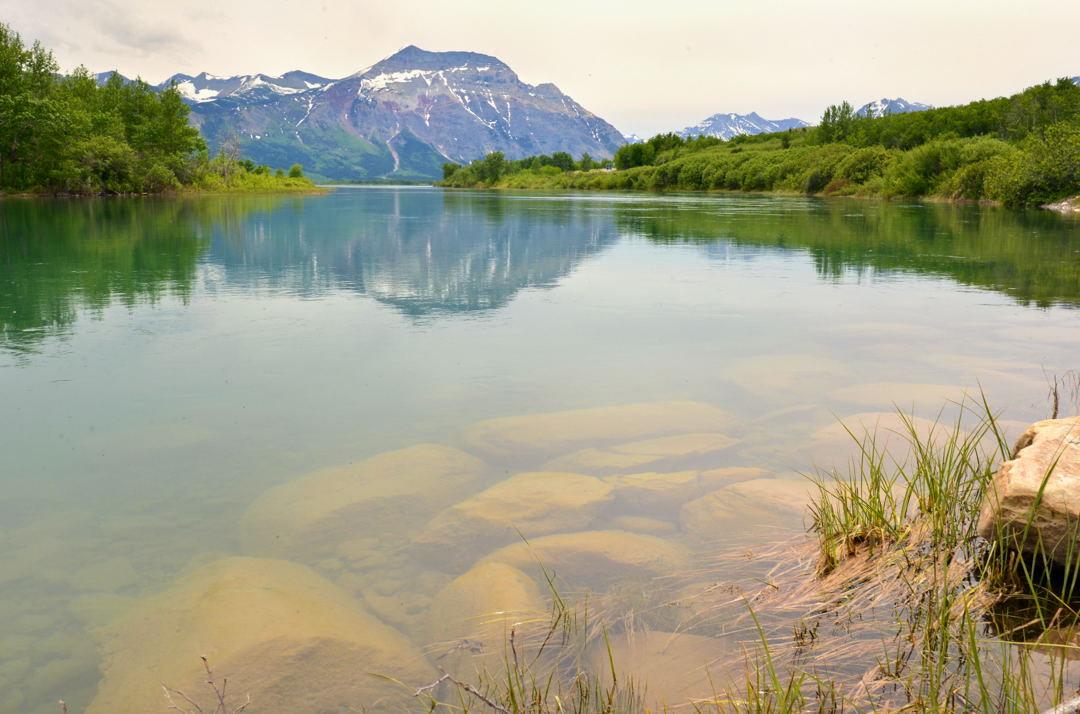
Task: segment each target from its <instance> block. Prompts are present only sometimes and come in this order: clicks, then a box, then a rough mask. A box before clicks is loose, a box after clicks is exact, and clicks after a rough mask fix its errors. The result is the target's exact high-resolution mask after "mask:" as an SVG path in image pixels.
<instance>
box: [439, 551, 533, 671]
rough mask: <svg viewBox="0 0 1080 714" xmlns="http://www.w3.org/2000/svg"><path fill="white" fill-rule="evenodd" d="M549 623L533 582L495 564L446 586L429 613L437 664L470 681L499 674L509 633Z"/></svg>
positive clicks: (492, 563) (523, 575) (483, 565)
mask: <svg viewBox="0 0 1080 714" xmlns="http://www.w3.org/2000/svg"><path fill="white" fill-rule="evenodd" d="M548 622H549V612H548V608H547V604H546V602H545V601H544V599H543V597H541V595H540V591H539V589H538V588H537V586H536V583H535V582H534V581H533V579H532V578H530V577H529V576H528V575H526V574H525V573H523V572H522V571H521V570H519V569H517V568H515V567H513V566H511V565H506V564H505V563H497V562H487V563H480V564H478V565H476V566H474V567H473V568H472V569H471V570H470V571H469V572H467V573H465V574H464V575H462V576H460V577H459V578H457V579H455V580H453V581H452V582H450V583H449V584H447V585H446V587H444V588H443V589H442V590H441V591H439V594H438V595H436V596H435V599H434V601H433V602H432V603H431V607H430V609H429V610H428V613H427V623H428V638H429V640H430V641H431V643H432V644H431V650H432V653H433V656H435V657H437V664H438V665H439V666H440V667H443V668H445V669H447V670H448V671H450V672H451V673H452V674H454V675H455V676H457V677H459V678H467V679H469V680H470V681H475V680H476V676H475V675H477V674H478V673H483V672H484V671H485V670H487V671H488V672H489V673H495V674H498V673H500V671H501V670H502V667H503V662H504V660H503V655H504V654H505V649H506V644H507V642H508V638H509V635H510V630H511V628H519V629H520V628H529V627H533V626H535V625H536V624H537V623H539V625H540V626H541V627H546V626H547V624H548ZM435 653H438V654H437V655H436V654H435Z"/></svg>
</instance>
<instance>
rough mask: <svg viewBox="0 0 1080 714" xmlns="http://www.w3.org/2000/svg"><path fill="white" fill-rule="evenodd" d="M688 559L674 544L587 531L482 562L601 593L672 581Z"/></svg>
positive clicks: (520, 545) (633, 535)
mask: <svg viewBox="0 0 1080 714" xmlns="http://www.w3.org/2000/svg"><path fill="white" fill-rule="evenodd" d="M687 561H688V558H687V553H686V551H685V550H684V549H683V548H681V547H680V546H678V545H676V544H675V543H672V542H671V541H667V540H664V539H662V538H657V537H655V536H650V535H641V534H639V533H629V532H627V531H616V530H606V531H582V532H580V533H559V534H557V535H549V536H544V537H543V538H536V539H535V540H531V541H529V542H528V543H514V544H513V545H508V546H506V547H505V548H501V549H499V550H497V551H495V552H494V553H492V554H490V555H488V556H486V557H485V558H484V559H483V560H482V561H481V562H484V563H491V562H495V563H505V564H507V565H512V566H514V567H515V568H519V569H521V570H524V571H525V572H529V573H537V572H538V571H539V570H540V567H541V566H543V568H544V569H545V570H546V571H547V572H548V573H549V574H552V573H553V574H555V575H557V576H558V577H559V578H560V579H564V580H566V581H569V582H570V584H571V585H574V586H577V585H585V586H595V587H601V586H605V585H608V584H610V583H611V582H613V581H616V580H620V579H629V578H633V579H640V578H642V577H646V578H651V577H658V576H663V575H671V574H672V573H675V572H679V571H681V570H684V569H686V567H687Z"/></svg>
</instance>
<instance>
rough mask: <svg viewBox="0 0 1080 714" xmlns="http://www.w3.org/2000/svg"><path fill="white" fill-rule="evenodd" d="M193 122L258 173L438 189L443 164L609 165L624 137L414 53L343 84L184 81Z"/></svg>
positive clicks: (490, 61)
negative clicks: (531, 160)
mask: <svg viewBox="0 0 1080 714" xmlns="http://www.w3.org/2000/svg"><path fill="white" fill-rule="evenodd" d="M172 81H175V82H176V85H177V88H178V89H179V90H180V92H181V94H182V95H183V96H184V97H185V99H186V100H187V101H188V103H189V104H190V105H191V108H192V111H191V122H192V124H194V125H195V126H198V127H199V128H200V129H201V130H202V132H203V135H204V136H205V137H206V139H207V142H208V143H209V144H210V147H211V149H212V150H216V149H217V147H219V146H220V145H221V144H222V142H223V141H224V139H225V138H226V137H227V136H229V135H230V134H232V133H235V134H236V135H238V137H239V141H240V151H241V153H242V155H244V156H245V157H248V158H250V159H252V160H253V161H255V162H256V163H260V164H267V165H269V166H273V167H288V166H290V165H292V164H294V163H299V164H303V166H304V168H305V170H306V171H307V172H308V173H309V174H311V175H313V176H315V177H319V178H324V179H338V180H350V179H352V180H357V179H359V180H363V179H381V178H400V179H432V178H438V177H441V175H442V164H443V163H445V162H448V161H449V162H455V163H468V162H470V161H472V160H473V159H478V158H482V157H483V156H484V155H485V154H487V153H489V152H492V151H501V152H503V153H504V154H506V156H507V157H508V158H522V157H525V156H531V155H535V154H551V153H554V152H557V151H565V152H568V153H570V154H572V155H573V156H575V157H577V156H580V155H581V154H583V153H589V154H591V155H592V156H593V157H596V158H599V157H610V156H612V155H613V154H614V153H615V150H616V149H618V148H619V147H620V146H622V145H623V144H624V143H625V139H624V138H623V136H622V134H620V133H619V132H618V130H616V129H615V127H613V126H611V124H609V123H607V122H606V121H604V120H603V119H601V118H600V117H598V116H596V115H595V114H593V113H592V112H590V111H588V110H587V109H585V108H584V107H582V106H581V105H580V104H578V103H577V102H575V101H574V100H573V99H571V98H570V97H569V96H567V95H566V94H563V93H562V92H561V91H560V90H559V88H558V87H556V86H555V85H554V84H539V85H536V86H533V85H530V84H526V83H525V82H523V81H521V79H519V78H518V76H517V74H515V73H514V71H513V70H512V69H510V67H508V66H507V65H506V64H505V63H504V62H502V61H501V60H499V59H497V58H495V57H491V56H489V55H483V54H478V53H474V52H428V51H425V50H422V49H420V48H418V47H415V46H409V47H406V48H405V49H403V50H401V51H399V52H397V53H396V54H394V55H391V56H390V57H387V58H386V59H384V60H382V61H380V62H378V63H376V64H375V65H373V66H371V67H369V68H367V69H365V70H361V71H360V72H357V73H355V74H353V75H350V76H348V77H345V78H343V79H337V80H330V79H327V78H325V77H320V76H317V75H313V74H308V73H305V72H299V71H294V72H288V73H286V74H284V75H282V76H281V77H271V76H268V75H263V74H255V75H243V76H238V77H215V76H213V75H209V74H206V73H205V72H204V73H202V74H199V75H196V76H191V75H185V74H177V75H174V76H173V77H170V78H169V79H168V80H166V81H165V82H163V83H162V84H161V85H159V86H168V84H169V82H172Z"/></svg>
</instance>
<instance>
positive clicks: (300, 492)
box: [242, 444, 486, 560]
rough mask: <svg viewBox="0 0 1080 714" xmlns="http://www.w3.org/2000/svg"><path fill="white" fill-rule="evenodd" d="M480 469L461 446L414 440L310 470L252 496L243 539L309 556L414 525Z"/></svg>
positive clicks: (272, 550) (266, 550) (466, 486)
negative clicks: (341, 463) (406, 445)
mask: <svg viewBox="0 0 1080 714" xmlns="http://www.w3.org/2000/svg"><path fill="white" fill-rule="evenodd" d="M485 470H486V469H485V466H484V463H483V462H482V461H480V460H479V459H477V458H476V457H474V456H470V455H469V454H466V453H465V452H464V451H460V450H458V449H452V448H449V447H446V446H438V445H435V444H421V445H419V446H413V447H410V448H407V449H400V450H398V451H391V452H389V453H386V454H380V455H379V456H375V457H372V458H370V459H365V460H364V461H361V462H359V463H356V464H350V465H348V466H338V467H334V468H329V469H323V470H321V471H316V472H314V473H312V474H309V475H307V476H304V477H302V478H299V479H297V480H295V481H290V482H289V483H285V484H282V485H280V486H277V487H275V488H272V489H270V490H269V491H267V492H266V493H264V494H263V495H262V496H260V497H259V498H258V499H257V500H256V501H255V502H254V503H253V504H252V505H251V507H250V508H248V511H247V513H246V514H245V515H244V520H243V523H242V539H243V544H244V547H245V549H246V550H247V552H248V553H251V554H254V555H273V556H280V555H286V554H288V555H303V556H305V557H306V558H307V559H314V560H317V559H319V558H321V557H325V556H328V555H333V554H334V553H335V551H336V549H337V547H338V546H339V544H341V543H344V542H348V541H352V540H355V539H362V538H365V537H376V538H384V537H385V535H386V534H387V533H402V532H403V531H404V530H406V529H408V528H410V527H415V526H419V525H420V524H422V523H423V522H424V521H425V520H427V518H429V517H430V516H431V514H433V513H437V512H438V510H439V509H440V508H443V507H444V506H446V504H448V503H452V502H453V501H454V500H457V498H459V497H460V494H461V493H462V492H467V491H468V490H470V489H471V488H472V487H473V486H474V484H475V483H476V482H477V481H478V480H479V479H480V478H481V477H482V476H483V475H484V473H485Z"/></svg>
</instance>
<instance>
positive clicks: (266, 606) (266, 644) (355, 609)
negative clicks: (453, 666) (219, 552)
mask: <svg viewBox="0 0 1080 714" xmlns="http://www.w3.org/2000/svg"><path fill="white" fill-rule="evenodd" d="M101 636H102V637H103V640H104V641H103V643H102V644H103V649H104V653H105V666H104V678H103V679H102V681H101V684H100V686H99V689H98V694H97V696H96V697H95V698H94V700H93V702H92V703H91V704H90V707H89V708H88V709H87V713H88V714H153V713H154V712H162V713H164V712H167V711H168V710H169V707H168V703H167V702H166V700H165V699H164V697H163V694H162V689H161V684H162V682H164V683H165V684H167V685H168V686H169V687H172V688H174V689H176V690H179V691H182V692H183V693H184V694H186V695H187V696H189V697H191V698H192V699H194V700H195V701H196V702H202V706H203V709H205V710H206V711H212V710H213V708H214V707H215V706H216V702H215V701H214V697H213V692H212V691H211V690H210V687H209V686H208V685H207V684H206V673H205V672H204V671H203V669H202V663H201V662H200V660H199V658H200V657H201V656H205V657H206V658H207V660H208V661H209V663H210V665H211V667H212V668H213V670H214V674H215V677H216V679H217V681H218V682H219V683H221V682H222V681H223V680H224V679H225V678H228V680H229V686H228V693H229V699H230V700H231V704H230V711H231V710H232V709H231V707H236V706H239V705H240V704H242V703H243V702H244V699H245V697H246V696H248V695H250V697H251V702H252V708H257V709H258V710H259V711H268V712H269V711H278V712H290V713H293V714H304V713H310V714H321V713H322V712H330V711H353V710H355V709H356V708H358V707H363V708H365V711H379V712H401V711H408V710H409V709H410V707H412V706H413V705H414V703H415V702H414V701H413V700H412V698H411V696H410V694H411V692H410V691H409V690H408V689H407V688H405V687H401V686H399V685H395V684H393V683H391V682H389V681H387V680H385V679H382V678H379V677H373V676H369V673H378V674H386V675H390V676H393V677H395V678H397V679H399V680H401V681H402V682H408V683H409V684H410V685H411V684H416V686H420V685H422V684H426V683H427V682H430V681H432V680H433V679H434V677H435V674H434V671H433V670H432V669H431V667H430V666H429V665H428V664H427V663H426V661H425V660H424V658H423V656H422V655H421V654H420V653H419V652H418V651H417V650H415V649H414V648H413V647H412V646H411V645H410V644H409V642H408V641H407V640H406V639H405V637H404V636H402V635H401V634H400V633H399V632H397V631H396V630H394V629H393V628H391V627H389V626H387V625H384V624H383V623H381V622H379V621H378V620H376V619H375V618H374V617H372V616H371V615H369V614H368V613H366V612H365V611H364V610H363V609H362V608H361V607H360V605H359V604H358V603H357V602H356V601H355V600H354V599H353V598H351V597H349V596H348V595H346V594H345V593H344V592H343V591H341V590H340V589H338V588H337V587H335V586H334V585H333V584H331V583H330V582H329V581H327V580H325V579H324V578H322V577H320V576H319V575H317V574H316V573H315V572H314V571H312V570H310V569H308V568H306V567H304V566H302V565H298V564H296V563H289V562H286V561H282V560H269V559H263V558H226V559H222V560H217V561H214V562H212V563H210V564H208V565H205V566H203V567H201V568H199V569H197V570H195V571H193V572H190V573H188V574H187V575H185V576H183V577H181V578H180V579H179V580H178V581H177V582H175V583H174V584H173V585H172V586H171V587H170V588H169V589H168V590H166V591H164V592H162V593H160V594H158V595H155V596H153V597H150V598H148V599H147V600H145V601H144V602H143V603H142V604H140V605H139V606H137V607H136V608H135V609H134V610H132V611H131V612H130V613H129V614H128V615H126V616H125V617H123V618H121V619H120V620H118V621H117V622H115V623H114V624H112V625H110V626H109V627H107V628H106V629H105V630H103V631H102V633H101ZM178 701H179V702H180V703H181V704H183V703H184V702H183V701H182V700H179V698H178Z"/></svg>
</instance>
